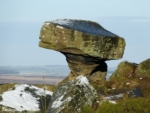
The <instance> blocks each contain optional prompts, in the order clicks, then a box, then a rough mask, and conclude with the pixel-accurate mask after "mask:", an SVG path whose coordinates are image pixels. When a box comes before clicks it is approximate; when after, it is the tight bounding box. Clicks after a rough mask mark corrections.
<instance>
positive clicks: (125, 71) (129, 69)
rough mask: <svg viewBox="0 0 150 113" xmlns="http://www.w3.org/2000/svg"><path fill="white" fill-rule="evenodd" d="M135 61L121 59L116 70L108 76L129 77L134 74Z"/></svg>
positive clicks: (111, 77)
mask: <svg viewBox="0 0 150 113" xmlns="http://www.w3.org/2000/svg"><path fill="white" fill-rule="evenodd" d="M137 66H138V65H137V64H136V63H131V62H128V61H123V62H121V63H119V65H118V67H117V70H116V71H115V72H114V73H113V74H112V75H111V76H110V79H113V78H115V77H129V76H135V69H136V68H137Z"/></svg>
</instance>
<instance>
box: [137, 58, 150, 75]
mask: <svg viewBox="0 0 150 113" xmlns="http://www.w3.org/2000/svg"><path fill="white" fill-rule="evenodd" d="M135 73H136V75H137V76H141V77H150V58H149V59H147V60H145V61H143V62H141V63H140V64H139V65H138V67H137V68H136V70H135Z"/></svg>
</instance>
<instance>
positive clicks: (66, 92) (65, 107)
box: [47, 75, 98, 113]
mask: <svg viewBox="0 0 150 113" xmlns="http://www.w3.org/2000/svg"><path fill="white" fill-rule="evenodd" d="M97 98H98V94H97V92H96V90H95V89H94V88H93V87H92V86H91V84H90V83H89V82H88V80H87V78H86V77H85V76H82V75H80V76H78V77H76V78H75V79H74V80H71V81H69V82H67V83H65V84H62V85H61V86H60V87H58V88H57V89H56V90H55V91H54V93H53V95H52V97H51V101H50V105H49V108H48V111H47V113H81V109H82V107H83V106H89V107H92V105H93V103H95V102H96V101H97Z"/></svg>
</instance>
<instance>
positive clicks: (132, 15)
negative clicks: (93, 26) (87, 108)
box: [0, 0, 150, 67]
mask: <svg viewBox="0 0 150 113" xmlns="http://www.w3.org/2000/svg"><path fill="white" fill-rule="evenodd" d="M149 4H150V0H143V1H141V0H132V1H131V0H124V1H123V0H0V56H1V57H0V66H2V65H6V66H7V65H12V66H15V65H67V63H66V60H65V57H64V56H63V55H62V54H60V53H58V52H56V51H52V50H47V49H43V48H40V47H38V42H39V33H40V29H41V27H42V24H43V23H44V21H48V20H54V19H63V18H68V19H85V20H92V21H96V22H98V23H99V24H101V25H102V26H103V27H104V28H106V29H107V30H109V31H111V32H113V33H115V34H117V35H119V36H121V37H124V38H125V40H126V43H127V45H126V49H125V53H124V56H123V58H122V59H120V60H115V61H108V62H107V64H108V66H109V67H115V66H117V65H118V63H119V62H121V61H124V60H128V61H130V62H136V63H140V62H141V61H143V60H146V59H147V58H150V52H149V51H150V32H149V29H150V7H149Z"/></svg>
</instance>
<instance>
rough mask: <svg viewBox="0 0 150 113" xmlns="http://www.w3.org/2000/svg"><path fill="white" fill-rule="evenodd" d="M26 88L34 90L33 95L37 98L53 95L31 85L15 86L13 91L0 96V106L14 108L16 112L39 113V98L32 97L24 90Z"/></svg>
mask: <svg viewBox="0 0 150 113" xmlns="http://www.w3.org/2000/svg"><path fill="white" fill-rule="evenodd" d="M27 88H29V89H30V90H34V93H35V94H36V95H38V96H46V95H52V94H53V93H52V92H51V91H46V90H43V89H41V88H38V87H35V86H32V85H27V84H22V85H16V86H15V87H14V90H11V91H6V92H4V93H3V94H2V101H1V102H0V105H3V106H6V107H10V108H14V109H16V110H17V111H24V110H27V111H39V101H38V100H39V98H38V97H34V96H33V95H32V94H31V92H30V91H27V90H26V89H27Z"/></svg>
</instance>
